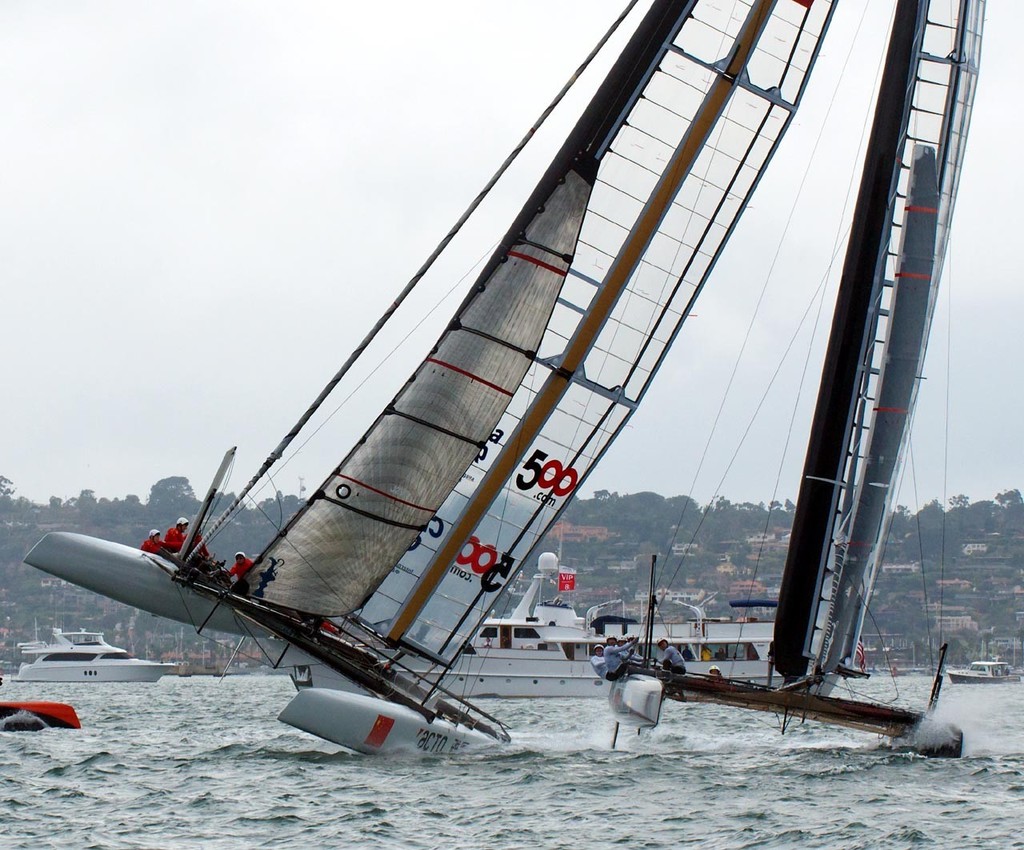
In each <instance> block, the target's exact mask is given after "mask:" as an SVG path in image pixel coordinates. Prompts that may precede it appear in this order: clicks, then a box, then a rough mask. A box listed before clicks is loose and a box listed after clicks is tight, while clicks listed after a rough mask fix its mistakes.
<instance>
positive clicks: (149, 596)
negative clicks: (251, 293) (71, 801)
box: [26, 0, 834, 753]
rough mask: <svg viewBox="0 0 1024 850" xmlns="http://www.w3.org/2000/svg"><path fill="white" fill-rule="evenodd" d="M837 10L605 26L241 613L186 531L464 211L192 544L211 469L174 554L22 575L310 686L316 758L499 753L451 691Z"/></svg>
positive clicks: (238, 601)
mask: <svg viewBox="0 0 1024 850" xmlns="http://www.w3.org/2000/svg"><path fill="white" fill-rule="evenodd" d="M833 11H834V3H833V2H830V0H749V2H742V1H741V2H736V3H731V4H721V3H718V2H715V0H654V2H652V3H650V4H649V5H647V6H640V5H639V4H635V3H633V4H630V6H629V7H628V8H627V10H626V12H624V13H623V15H622V16H621V17H620V19H619V20H618V21H617V22H616V23H615V25H614V27H613V29H614V30H615V31H616V32H618V31H619V29H620V28H621V29H622V31H623V32H624V33H626V34H627V35H628V39H627V40H626V43H625V47H624V48H622V50H621V52H620V53H619V55H618V57H617V59H615V61H614V63H613V64H612V66H611V69H610V71H609V72H608V74H607V75H606V77H605V78H604V80H603V81H602V82H601V83H600V84H599V85H598V86H597V87H596V90H595V93H594V95H593V97H592V98H591V100H590V103H589V106H587V107H586V108H584V109H583V111H582V112H581V113H580V114H579V116H578V118H577V120H576V123H575V125H574V126H573V128H572V129H571V130H570V132H569V133H568V136H567V137H566V138H565V141H564V143H563V144H562V145H561V147H560V148H559V149H558V150H557V152H556V153H555V154H554V156H553V158H552V159H551V162H550V166H549V167H548V168H547V170H546V171H545V172H544V174H543V176H542V177H541V178H540V180H539V182H538V183H537V184H536V186H535V188H534V189H533V190H532V192H530V194H529V196H528V197H527V199H526V201H525V202H524V203H523V205H522V208H521V211H520V212H519V214H518V215H516V216H515V217H514V219H513V221H512V222H511V224H510V226H509V227H508V230H507V231H506V233H505V234H504V236H503V237H501V238H500V239H499V240H498V247H497V248H496V249H495V250H494V251H493V253H492V254H491V255H490V258H489V259H488V260H487V261H486V263H485V264H484V266H483V269H482V271H481V272H480V274H479V275H478V276H477V277H476V278H475V280H474V281H473V283H472V285H471V287H470V288H469V289H468V291H467V293H466V295H465V299H464V300H463V302H462V304H461V305H460V306H459V308H458V310H457V311H456V313H455V315H454V316H453V317H452V319H451V321H450V323H449V324H448V326H447V328H446V329H445V330H444V332H443V333H442V334H441V336H440V338H439V339H438V340H437V342H436V344H435V345H434V346H433V347H432V348H431V349H430V351H429V353H428V354H427V356H426V358H425V359H424V360H423V361H422V363H421V365H420V366H419V367H418V368H417V369H416V370H415V372H414V374H413V375H412V377H411V378H410V379H409V380H408V382H407V383H406V384H405V386H404V387H403V388H402V389H401V390H400V391H399V392H398V394H397V395H396V396H395V398H394V399H393V401H392V402H391V403H390V404H389V405H387V407H386V408H385V409H384V410H383V411H382V412H381V414H380V416H379V417H378V418H377V419H376V421H375V422H374V423H373V424H372V425H371V426H370V428H369V430H368V431H367V432H366V433H365V434H364V435H363V437H362V438H361V439H360V440H359V441H358V443H357V444H356V445H355V446H354V447H353V448H352V449H351V451H350V452H349V453H348V454H347V455H345V456H344V457H343V459H342V461H341V462H340V464H339V465H338V466H337V467H336V468H335V469H333V470H332V471H331V472H330V473H329V474H328V476H327V477H326V478H325V480H324V481H323V483H322V484H321V485H320V486H319V487H318V488H317V489H316V491H315V492H314V493H313V495H312V496H311V497H310V498H309V500H308V501H307V502H306V503H305V504H304V505H303V507H302V509H301V510H300V511H299V512H298V513H297V514H296V515H295V516H294V517H292V518H291V519H290V520H289V521H288V522H287V524H286V525H284V527H282V528H281V529H280V530H279V532H278V533H277V535H276V536H275V537H274V539H272V540H271V541H270V542H269V544H268V545H266V546H265V548H264V549H263V551H262V552H261V553H260V554H259V556H258V557H257V559H256V565H255V567H254V568H253V571H252V573H251V578H250V579H249V585H250V588H251V593H249V594H247V595H242V594H237V593H233V592H232V590H231V588H230V587H226V586H225V585H224V583H223V582H222V581H220V580H216V576H214V575H212V574H210V573H208V572H206V571H205V570H204V569H202V568H201V565H199V564H198V563H197V560H196V554H195V550H196V548H197V547H196V544H197V543H198V542H199V541H198V539H197V538H196V537H195V534H196V532H197V531H198V530H199V529H200V528H203V534H204V537H205V539H206V542H207V543H208V544H212V542H213V540H214V538H215V536H216V532H217V530H218V528H219V527H220V525H221V524H222V523H223V522H225V521H230V517H231V515H232V511H233V510H234V509H235V508H236V507H237V505H238V504H239V503H240V502H241V500H242V499H244V498H245V495H246V494H247V493H248V492H249V491H250V489H251V487H252V486H253V484H254V483H255V482H256V481H258V480H260V478H261V477H262V476H263V475H264V474H265V473H266V472H267V470H268V469H269V468H270V466H272V465H273V463H275V462H276V460H277V459H278V458H280V457H281V456H282V455H283V453H284V452H285V450H286V449H287V447H288V445H289V444H290V443H291V441H292V440H293V439H294V437H295V435H296V434H297V433H299V431H300V430H301V429H302V428H303V426H305V425H306V423H307V422H308V421H309V419H310V417H311V416H312V414H313V411H315V410H316V409H317V408H319V406H320V405H321V404H322V403H323V401H324V399H326V397H327V396H328V395H329V394H330V392H331V391H332V390H333V389H334V387H335V386H336V385H337V384H338V383H339V382H340V381H341V380H342V379H343V378H344V376H345V375H346V374H347V372H348V370H349V368H350V366H351V365H352V363H353V362H355V360H356V359H357V358H358V357H359V356H360V355H361V353H362V352H363V351H364V350H365V348H366V346H367V345H368V344H369V342H370V341H371V340H372V338H373V337H374V336H375V334H376V333H377V331H378V330H379V329H380V328H381V327H382V326H383V325H384V323H386V322H387V321H388V320H389V319H390V318H391V316H392V315H393V314H394V312H395V311H396V310H397V309H399V307H400V304H401V303H402V302H403V301H404V299H405V296H406V295H407V294H408V292H410V291H411V289H412V287H414V286H415V285H416V283H417V282H418V281H419V280H420V279H421V278H422V277H423V275H424V274H425V273H426V272H427V270H428V269H429V268H430V267H431V266H432V264H433V262H434V260H435V259H436V257H437V256H439V254H440V253H441V251H442V250H443V249H444V247H445V246H446V245H447V244H448V242H449V241H450V240H451V239H452V238H453V237H454V235H455V234H456V232H457V231H458V230H459V229H460V228H461V226H462V224H463V222H464V221H465V220H466V218H467V217H468V216H469V215H471V214H472V212H473V210H475V209H476V206H477V204H478V202H479V199H478V200H477V201H475V202H474V204H473V205H471V207H470V209H469V210H467V213H466V215H464V216H463V218H462V219H461V220H460V222H459V223H458V224H457V225H456V227H455V228H454V229H453V231H452V232H451V233H449V234H448V236H446V237H445V239H444V240H443V241H442V243H441V245H440V246H439V247H438V249H437V250H436V251H435V252H434V254H432V256H431V257H430V258H429V259H428V260H427V262H426V264H425V265H424V267H423V268H421V269H420V270H419V271H418V272H417V274H416V275H415V276H414V277H413V278H412V280H411V281H410V282H409V284H407V286H406V287H405V289H404V290H403V292H402V293H401V294H400V296H399V298H398V299H397V300H396V302H395V305H394V306H393V307H392V308H391V309H389V311H388V312H387V313H386V314H385V315H384V316H382V318H381V319H380V321H379V322H378V324H377V325H376V327H375V328H374V329H373V330H372V331H371V333H370V335H369V336H368V337H367V339H366V340H364V341H363V342H362V343H361V344H360V345H359V346H358V347H357V348H356V350H355V351H354V352H353V354H352V356H351V357H350V358H349V359H348V361H346V363H345V364H343V366H342V368H341V370H340V371H339V372H338V374H337V375H336V376H335V377H334V379H332V381H331V382H330V383H329V384H328V385H327V387H325V389H324V391H323V393H321V395H320V397H319V398H318V399H317V400H316V402H315V403H314V404H313V405H312V406H311V407H310V409H309V410H307V411H306V413H305V414H303V416H302V417H301V418H300V420H299V421H298V422H297V423H296V426H295V427H294V428H293V429H292V430H291V431H290V432H289V434H288V435H287V436H286V437H285V439H284V440H282V442H281V444H280V445H279V446H278V447H277V448H276V449H275V450H274V452H273V453H272V454H271V455H270V456H269V457H268V458H267V461H266V462H265V463H264V465H263V468H262V469H261V470H260V471H259V472H258V473H257V474H256V476H255V477H254V478H253V481H251V482H250V484H249V485H247V487H246V488H244V489H243V491H242V493H241V494H239V496H238V498H237V499H236V502H235V503H234V504H233V505H232V506H231V507H230V508H229V509H228V511H227V512H226V513H225V514H223V515H222V516H221V518H220V519H219V520H217V521H216V522H213V523H212V524H208V523H206V513H207V510H208V507H209V505H210V504H211V503H212V501H213V497H214V495H215V493H216V490H217V488H218V487H219V486H220V484H221V481H222V478H223V470H224V468H225V467H224V466H222V470H221V471H219V472H218V474H217V476H215V479H214V484H213V486H211V488H210V493H209V494H208V495H207V498H206V500H204V503H203V508H202V509H201V510H200V512H199V515H198V516H197V518H196V521H195V522H193V523H192V524H191V529H192V533H191V535H190V538H189V539H188V540H186V542H185V545H184V546H183V547H182V550H181V553H180V554H179V555H177V556H170V555H168V556H161V555H153V554H146V553H141V552H137V551H135V550H132V549H130V548H127V547H124V546H119V545H117V544H113V543H109V542H105V541H100V540H95V539H93V538H88V537H85V536H81V535H71V534H65V533H59V532H57V533H51V534H49V535H47V536H46V537H45V538H43V539H42V540H41V541H40V542H39V543H38V544H37V545H36V546H35V547H34V548H33V550H32V551H31V552H30V553H29V554H28V555H27V556H26V561H27V563H29V564H32V565H34V566H36V567H39V568H40V569H43V570H46V571H48V572H51V573H53V574H55V575H60V576H61V577H63V578H65V579H67V580H69V581H72V582H74V583H76V584H80V585H83V586H85V587H88V588H90V589H93V590H96V591H97V592H100V593H103V594H106V595H108V596H112V597H113V598H115V599H118V600H120V601H122V602H126V603H128V604H131V605H135V606H138V607H141V608H144V609H146V610H149V611H153V612H154V613H158V614H161V615H163V616H168V617H172V618H174V619H177V620H181V621H183V622H187V623H192V624H193V625H194V626H195V627H196V629H197V630H198V631H200V632H204V631H206V630H208V629H215V630H221V631H232V632H235V633H238V634H244V635H249V636H252V637H253V638H254V639H255V640H256V641H257V643H258V644H259V645H260V646H261V648H262V649H263V651H264V653H265V655H266V660H267V662H268V663H270V664H272V665H274V666H293V667H294V666H307V667H310V668H311V669H312V670H313V671H314V672H313V680H314V682H316V685H315V686H314V687H308V688H303V689H301V690H300V691H299V693H298V694H297V695H296V696H295V697H294V699H293V700H292V701H291V703H289V705H288V706H287V707H286V708H285V709H284V711H283V712H282V713H281V715H280V719H281V720H282V721H284V722H286V723H290V724H292V725H294V726H296V727H298V728H300V729H303V730H306V731H308V732H311V733H312V734H315V735H319V736H321V737H323V738H325V739H327V740H330V741H334V742H336V743H338V744H342V745H344V746H346V747H350V748H352V749H355V750H360V751H363V752H371V753H372V752H381V751H389V750H395V749H414V750H420V751H425V752H432V753H434V752H437V753H442V752H445V753H447V752H452V751H454V750H457V749H460V748H462V747H463V746H466V745H467V744H479V743H486V742H491V743H493V742H498V741H504V740H507V739H508V732H507V730H506V729H505V728H504V727H503V725H502V724H501V723H500V722H499V721H498V720H497V719H496V718H494V717H491V716H489V715H488V714H486V713H485V712H483V711H481V710H480V709H479V707H477V706H474V705H472V704H470V703H468V702H467V701H465V700H464V699H462V698H461V696H460V695H459V694H457V693H455V692H453V690H451V689H448V688H446V687H445V685H444V681H445V677H446V676H447V675H448V673H449V672H450V669H451V666H452V665H453V663H455V661H456V659H458V658H459V656H460V653H461V652H462V650H463V648H464V647H465V646H466V644H467V643H468V642H469V641H470V640H471V638H472V636H473V635H474V634H475V633H476V632H477V630H478V627H479V625H480V623H481V622H482V620H483V619H484V618H485V617H486V616H487V615H488V613H489V612H490V611H491V610H492V608H493V607H494V604H495V602H496V600H497V599H498V597H499V595H500V594H501V593H502V592H503V590H504V589H505V587H506V586H507V584H508V582H509V581H510V580H511V579H512V578H513V577H514V576H515V575H516V574H517V573H518V571H519V570H520V569H521V568H522V567H523V565H524V563H529V561H530V558H531V554H532V553H533V552H534V550H535V548H536V547H537V545H538V544H539V542H540V541H541V540H542V538H543V537H544V534H545V532H546V531H547V530H548V529H549V527H550V526H551V524H552V523H553V522H554V521H555V520H556V519H557V518H558V516H559V514H560V513H561V512H562V511H563V510H564V508H565V506H566V504H567V503H568V502H569V500H570V499H571V498H572V496H573V494H574V493H575V492H577V491H578V489H579V487H580V485H581V484H582V482H583V481H584V480H585V479H586V477H587V475H588V474H589V473H590V472H591V470H592V469H593V468H594V466H595V464H596V463H597V462H598V461H599V460H600V459H601V457H602V456H603V455H604V454H605V452H606V451H607V450H608V447H609V446H610V445H611V443H612V441H613V440H614V439H615V437H616V436H617V435H618V434H619V433H620V432H621V431H622V429H623V428H624V427H625V425H626V423H627V422H628V421H629V419H630V417H631V416H632V414H633V412H634V411H635V410H636V409H637V406H638V405H639V404H640V402H641V401H642V399H643V397H644V395H645V394H646V392H647V390H648V388H649V386H650V385H651V382H652V381H653V379H654V377H655V374H656V373H657V371H658V369H659V367H660V366H661V365H662V363H663V361H664V358H665V356H666V353H667V352H668V350H669V348H670V346H671V345H672V343H673V341H674V340H675V338H676V336H677V335H678V333H679V331H680V329H681V328H682V326H683V324H684V322H685V321H686V320H687V319H688V317H689V316H690V315H691V312H692V310H693V306H694V304H695V303H696V301H697V299H698V297H699V296H700V294H701V292H702V291H703V290H704V288H705V286H706V285H707V283H708V282H709V280H710V279H711V277H712V272H713V270H714V267H715V265H716V263H717V261H718V259H719V257H720V256H721V254H722V251H723V249H724V247H725V245H726V243H727V241H728V239H729V237H730V236H731V234H732V233H733V230H734V228H735V227H736V224H737V221H738V220H739V217H740V215H741V213H742V212H743V211H744V209H745V208H746V207H747V205H748V204H749V202H750V200H751V198H752V196H753V194H754V192H755V189H756V188H757V185H758V183H759V181H760V179H761V176H762V174H763V173H764V170H765V168H766V167H767V165H768V162H769V161H770V160H771V158H772V156H773V155H774V153H775V152H776V150H777V149H778V147H779V145H780V143H781V142H782V139H783V137H784V135H785V132H786V130H787V128H788V127H789V126H790V125H791V123H792V121H793V118H794V115H795V113H796V109H797V106H798V104H799V102H800V101H801V98H802V96H803V94H804V91H805V88H806V86H807V83H808V79H809V74H810V71H811V69H812V67H813V65H814V64H815V60H816V59H817V57H818V55H819V52H820V50H821V45H822V38H823V36H824V34H825V32H826V30H827V29H828V26H829V24H830V22H831V19H832V16H833ZM611 35H612V33H609V36H608V37H606V38H605V39H604V40H603V41H602V45H606V44H608V43H609V39H610V37H611ZM612 43H614V42H612ZM586 64H587V65H588V67H589V65H590V63H589V60H588V63H586ZM585 73H586V72H585V71H584V72H583V74H584V75H585ZM579 76H580V75H574V78H573V83H572V84H573V85H575V84H576V83H575V81H576V80H577V79H578V78H579ZM560 101H561V97H560V98H559V99H558V101H556V103H558V102H560ZM553 106H555V105H553ZM547 114H548V110H546V111H545V113H544V117H546V115H547ZM544 117H542V119H541V121H543V120H544ZM535 130H536V127H533V128H531V129H530V131H529V132H528V133H527V137H526V138H527V139H531V138H534V139H535V138H536V136H535V133H534V131H535ZM524 141H525V140H524ZM516 153H518V149H517V151H516ZM513 158H514V156H513ZM507 164H508V161H506V164H505V165H503V166H502V168H501V169H499V172H498V175H496V177H495V179H498V177H500V176H501V175H502V174H504V173H505V169H506V167H507ZM493 182H494V181H492V182H491V184H489V185H488V187H487V188H486V189H485V190H484V192H482V193H481V196H480V197H483V196H484V195H486V194H487V192H488V191H489V190H490V186H491V185H493ZM226 463H227V458H226V461H225V465H226Z"/></svg>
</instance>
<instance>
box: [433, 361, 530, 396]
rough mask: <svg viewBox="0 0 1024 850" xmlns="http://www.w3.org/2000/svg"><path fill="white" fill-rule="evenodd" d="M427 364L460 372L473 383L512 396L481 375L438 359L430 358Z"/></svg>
mask: <svg viewBox="0 0 1024 850" xmlns="http://www.w3.org/2000/svg"><path fill="white" fill-rule="evenodd" d="M427 363H436V364H437V365H438V366H444V368H445V369H451V370H452V371H453V372H458V373H459V374H460V375H465V376H466V377H467V378H469V379H470V380H471V381H476V382H477V383H478V384H483V385H484V386H485V387H490V388H491V389H492V390H495V391H497V392H499V393H503V394H504V395H508V396H510V395H512V393H511V392H509V391H508V390H506V389H505V388H504V387H499V386H498V385H497V384H492V383H491V382H490V381H487V380H484V379H483V378H481V377H480V376H479V375H474V374H473V373H472V372H467V371H466V370H465V369H460V368H459V367H458V366H454V365H452V364H451V363H445V362H444V361H443V360H438V359H437V358H436V357H428V358H427Z"/></svg>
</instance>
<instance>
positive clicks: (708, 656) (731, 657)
mask: <svg viewBox="0 0 1024 850" xmlns="http://www.w3.org/2000/svg"><path fill="white" fill-rule="evenodd" d="M700 657H701V660H702V661H757V660H758V658H759V656H758V654H757V647H756V646H754V644H752V643H706V644H704V646H702V647H701V656H700Z"/></svg>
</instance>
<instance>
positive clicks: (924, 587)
mask: <svg viewBox="0 0 1024 850" xmlns="http://www.w3.org/2000/svg"><path fill="white" fill-rule="evenodd" d="M907 454H908V455H909V461H910V473H911V479H912V481H913V487H914V504H915V505H917V515H916V517H915V523H914V524H915V525H916V527H917V556H918V558H919V559H920V561H921V595H922V599H921V601H922V602H923V604H924V627H925V634H926V636H927V638H928V666H929V667H934V666H935V664H934V658H933V656H932V621H931V618H930V617H929V616H928V582H927V580H926V579H927V577H926V575H925V568H924V536H923V535H922V533H921V511H922V508H921V498H920V496H919V495H918V491H917V463H916V461H915V459H914V450H913V442H911V443H910V445H909V446H908V451H907ZM940 510H941V508H940ZM943 521H944V520H943ZM939 593H940V594H941V593H942V585H939ZM939 615H940V618H939V620H938V621H937V622H938V624H939V629H940V631H939V635H940V640H941V635H942V631H941V627H942V619H941V615H942V608H941V606H940V608H939Z"/></svg>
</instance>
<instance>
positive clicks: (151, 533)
mask: <svg viewBox="0 0 1024 850" xmlns="http://www.w3.org/2000/svg"><path fill="white" fill-rule="evenodd" d="M149 536H150V537H159V536H160V529H159V528H151V529H150V530H149Z"/></svg>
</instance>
